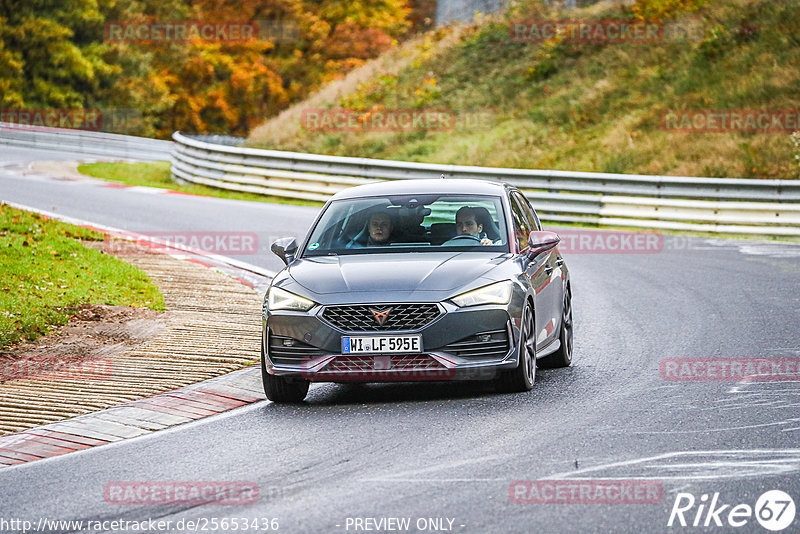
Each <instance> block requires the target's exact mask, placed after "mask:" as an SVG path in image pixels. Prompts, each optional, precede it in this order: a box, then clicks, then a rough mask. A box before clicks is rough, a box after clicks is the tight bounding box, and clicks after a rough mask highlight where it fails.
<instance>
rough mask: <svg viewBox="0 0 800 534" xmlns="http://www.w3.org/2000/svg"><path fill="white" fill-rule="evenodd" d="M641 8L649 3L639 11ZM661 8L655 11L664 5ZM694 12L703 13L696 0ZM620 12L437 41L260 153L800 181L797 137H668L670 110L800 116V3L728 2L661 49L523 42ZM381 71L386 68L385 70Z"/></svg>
mask: <svg viewBox="0 0 800 534" xmlns="http://www.w3.org/2000/svg"><path fill="white" fill-rule="evenodd" d="M640 1H641V0H640ZM654 1H655V0H654ZM687 3H691V2H687ZM633 16H634V12H633V11H632V10H631V8H630V7H621V6H619V5H613V4H610V3H605V4H597V5H594V6H591V7H587V8H584V9H578V10H572V11H569V12H563V11H562V12H559V11H556V10H553V9H551V8H548V7H546V6H544V5H543V3H542V2H541V0H527V1H525V2H522V3H521V4H519V5H517V7H515V8H513V9H512V10H510V11H509V12H508V13H506V14H504V15H502V16H495V17H486V18H484V19H483V20H482V21H481V22H479V23H476V24H474V25H473V26H470V27H466V28H458V29H445V30H438V31H437V32H433V33H430V34H429V35H426V36H425V37H424V38H420V39H417V40H415V41H414V42H413V43H411V44H409V45H408V46H406V48H405V49H403V50H402V51H401V52H398V51H397V50H395V51H393V52H391V54H394V59H393V60H390V61H387V60H384V61H383V62H382V63H375V64H370V65H367V66H366V67H365V68H369V69H370V70H369V76H364V75H363V74H361V75H360V76H361V77H360V78H357V77H358V76H359V73H354V74H353V76H354V78H353V79H358V82H357V83H349V84H347V83H345V84H340V87H339V89H337V90H335V91H334V90H327V91H326V90H325V89H323V92H322V93H321V94H324V97H320V96H319V95H318V96H317V97H312V100H310V101H308V102H305V103H301V104H299V105H297V106H295V107H294V108H293V109H290V110H288V111H287V112H285V113H283V114H282V115H280V116H278V117H276V118H274V119H272V120H271V121H268V122H267V123H265V124H264V125H262V126H261V127H259V128H258V129H256V130H255V131H254V132H253V133H252V135H251V138H250V145H251V146H258V147H264V148H271V149H279V150H294V151H303V152H312V153H323V154H336V155H349V156H364V157H375V158H389V159H399V160H408V161H425V162H436V163H456V164H473V165H488V166H502V167H522V168H546V169H563V170H578V171H601V172H621V173H643V174H669V175H688V176H718V177H742V178H798V174H799V173H798V160H797V159H796V158H795V154H796V152H797V148H796V147H795V146H794V144H793V142H792V139H791V136H790V134H789V133H788V132H781V133H747V132H728V133H708V132H706V133H702V132H691V133H690V132H679V131H668V130H666V129H665V128H664V127H663V125H662V119H663V117H664V114H665V113H666V112H667V111H670V110H701V109H703V110H742V109H753V110H776V109H779V110H795V111H796V110H799V109H800V3H798V2H796V1H795V0H715V1H713V2H710V3H709V4H707V5H706V6H705V7H703V8H702V9H700V10H699V11H696V12H693V13H689V12H683V13H681V12H677V13H674V14H673V15H672V17H671V18H670V19H669V20H666V21H664V23H665V24H668V25H671V26H670V27H671V28H673V29H674V28H676V27H683V28H691V30H692V31H690V32H689V34H688V37H680V34H679V33H677V32H671V33H670V36H668V37H667V38H665V39H662V40H660V41H658V42H638V43H624V44H621V43H580V42H570V41H569V40H559V39H552V40H550V41H548V42H545V43H542V44H534V43H519V42H513V41H512V39H511V38H510V36H509V25H510V23H511V21H513V20H529V19H556V20H557V19H595V18H605V19H607V18H632V17H633ZM376 65H377V66H376ZM320 107H322V108H325V107H328V108H347V109H355V110H358V111H359V112H360V113H363V114H368V113H369V112H370V110H372V111H373V112H374V111H375V110H381V109H399V108H403V109H408V108H414V109H420V110H447V111H450V112H452V113H454V114H456V115H457V116H458V121H457V122H456V126H455V127H454V128H453V129H452V130H450V131H405V132H401V131H396V132H375V131H373V132H369V131H357V132H345V131H310V130H308V129H307V128H306V127H305V126H306V125H304V121H303V120H302V112H303V110H304V108H305V109H318V108H320Z"/></svg>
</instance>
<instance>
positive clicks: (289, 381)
mask: <svg viewBox="0 0 800 534" xmlns="http://www.w3.org/2000/svg"><path fill="white" fill-rule="evenodd" d="M266 360H267V358H266V355H265V354H264V347H263V344H262V347H261V382H262V383H263V384H264V393H265V394H266V395H267V398H268V399H269V400H271V401H272V402H283V403H298V402H302V401H303V399H305V398H306V395H307V394H308V387H309V386H310V385H311V383H310V382H309V381H308V380H304V379H302V378H294V377H289V378H287V377H283V376H275V375H271V374H269V373H268V372H267V361H266Z"/></svg>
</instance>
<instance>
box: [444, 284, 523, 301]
mask: <svg viewBox="0 0 800 534" xmlns="http://www.w3.org/2000/svg"><path fill="white" fill-rule="evenodd" d="M512 285H513V282H511V280H504V281H502V282H496V283H494V284H489V285H488V286H483V287H479V288H478V289H473V290H472V291H467V292H466V293H462V294H460V295H458V296H456V297H453V298H451V299H450V300H452V301H453V302H455V303H456V305H457V306H460V307H462V308H463V307H465V306H478V305H480V304H508V301H509V300H510V299H511V291H512V289H513V288H512Z"/></svg>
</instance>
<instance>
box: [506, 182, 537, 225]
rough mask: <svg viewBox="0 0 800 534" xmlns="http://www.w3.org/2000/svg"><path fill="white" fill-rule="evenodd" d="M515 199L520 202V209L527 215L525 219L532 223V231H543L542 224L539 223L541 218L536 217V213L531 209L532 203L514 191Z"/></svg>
mask: <svg viewBox="0 0 800 534" xmlns="http://www.w3.org/2000/svg"><path fill="white" fill-rule="evenodd" d="M512 194H513V195H514V198H515V199H516V200H517V202H519V205H520V207H521V208H522V213H524V214H525V218H526V219H528V221H529V222H530V226H531V230H532V231H533V230H541V229H542V223H540V222H539V217H538V215H536V212H535V211H534V210H533V208H532V207H531V203H530V202H528V199H527V198H525V196H524V195H522V194H520V193H518V192H516V191H514V193H512Z"/></svg>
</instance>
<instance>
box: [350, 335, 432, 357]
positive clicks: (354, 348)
mask: <svg viewBox="0 0 800 534" xmlns="http://www.w3.org/2000/svg"><path fill="white" fill-rule="evenodd" d="M407 352H422V336H421V335H419V334H417V335H413V336H365V337H356V336H342V354H370V353H383V354H394V353H407Z"/></svg>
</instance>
